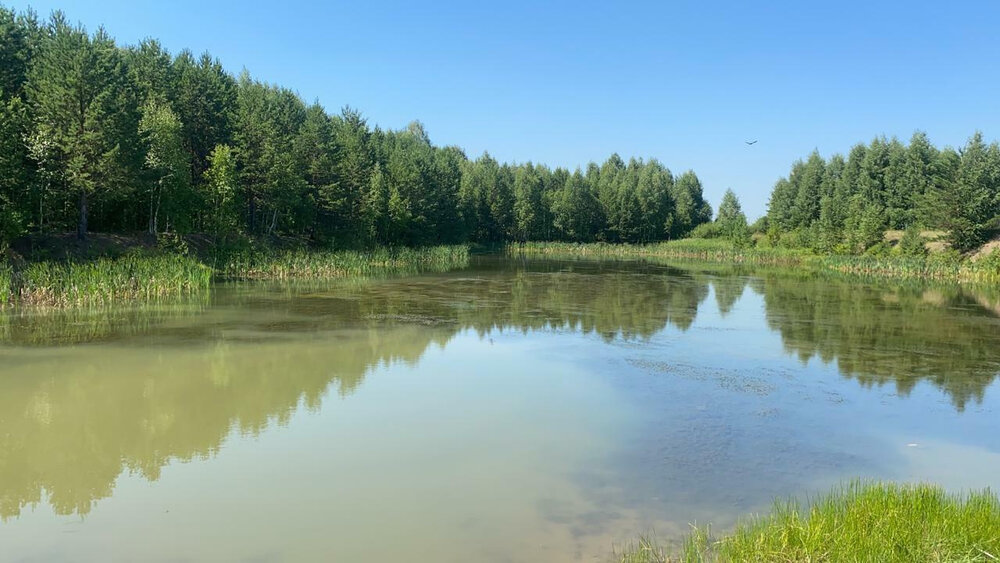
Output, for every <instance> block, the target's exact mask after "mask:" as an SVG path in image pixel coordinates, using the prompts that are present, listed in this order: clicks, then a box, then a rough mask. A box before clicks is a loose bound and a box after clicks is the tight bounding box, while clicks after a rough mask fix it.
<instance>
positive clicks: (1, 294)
mask: <svg viewBox="0 0 1000 563" xmlns="http://www.w3.org/2000/svg"><path fill="white" fill-rule="evenodd" d="M13 299H14V268H13V267H11V265H10V264H6V263H3V262H0V308H3V307H6V306H7V305H10V304H11V302H12V301H13Z"/></svg>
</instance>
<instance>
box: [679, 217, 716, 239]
mask: <svg viewBox="0 0 1000 563" xmlns="http://www.w3.org/2000/svg"><path fill="white" fill-rule="evenodd" d="M721 236H722V230H721V229H720V228H719V224H718V223H715V222H714V221H710V222H708V223H702V224H700V225H698V226H697V227H695V228H694V229H692V230H691V234H690V235H688V237H687V238H719V237H721Z"/></svg>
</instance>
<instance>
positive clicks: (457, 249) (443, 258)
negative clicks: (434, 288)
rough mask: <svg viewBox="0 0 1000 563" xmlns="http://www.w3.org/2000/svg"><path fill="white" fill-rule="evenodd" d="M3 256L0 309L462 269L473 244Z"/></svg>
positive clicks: (148, 298)
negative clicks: (219, 285) (236, 284)
mask: <svg viewBox="0 0 1000 563" xmlns="http://www.w3.org/2000/svg"><path fill="white" fill-rule="evenodd" d="M19 262H20V264H18V265H15V263H14V261H13V260H7V261H4V262H0V309H4V308H15V307H17V308H22V307H28V308H39V307H43V308H44V307H47V308H56V309H62V308H72V307H86V306H105V305H114V304H117V303H137V302H151V301H156V300H158V299H163V298H172V297H180V296H185V295H193V294H197V293H201V292H204V291H207V290H208V289H209V287H210V286H211V284H212V283H213V282H217V281H234V280H251V281H266V280H277V281H286V280H322V279H342V278H349V277H369V276H379V275H392V274H402V273H411V274H417V273H422V272H428V271H443V270H449V269H454V268H459V267H464V266H465V265H467V264H468V262H469V247H468V246H467V245H452V246H430V247H424V248H407V247H382V248H375V249H369V250H363V251H355V250H337V251H329V250H277V249H260V250H247V251H240V252H233V253H228V254H224V255H221V256H219V255H216V256H211V257H209V256H197V255H194V254H188V253H178V252H173V251H170V250H155V249H129V250H128V251H126V252H124V253H122V254H121V255H118V256H100V257H95V258H79V257H75V258H72V257H68V258H65V259H47V260H40V261H26V260H23V259H22V260H20V261H19Z"/></svg>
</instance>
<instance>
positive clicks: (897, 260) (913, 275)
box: [506, 239, 1000, 283]
mask: <svg viewBox="0 0 1000 563" xmlns="http://www.w3.org/2000/svg"><path fill="white" fill-rule="evenodd" d="M506 253H507V254H510V255H526V256H539V257H548V258H561V259H568V258H604V259H607V258H612V259H636V258H640V259H650V258H653V259H664V260H694V261H704V262H715V263H724V264H735V265H745V266H777V267H786V268H798V269H803V270H808V271H812V272H829V273H834V274H843V275H848V276H852V277H862V278H873V279H930V280H941V281H960V282H985V283H994V282H997V281H1000V252H995V253H994V254H992V255H989V256H987V257H984V258H982V259H978V260H970V259H963V258H962V257H961V256H959V255H957V254H955V253H951V252H945V253H940V254H931V255H929V256H927V257H909V256H897V255H889V256H845V255H817V254H813V253H812V252H810V251H808V250H803V249H787V248H774V247H753V248H736V247H734V246H733V244H732V243H731V242H729V241H726V240H723V239H683V240H676V241H669V242H663V243H654V244H647V245H631V244H607V243H589V244H574V243H562V242H554V243H526V244H523V245H516V246H515V245H511V246H509V247H507V249H506Z"/></svg>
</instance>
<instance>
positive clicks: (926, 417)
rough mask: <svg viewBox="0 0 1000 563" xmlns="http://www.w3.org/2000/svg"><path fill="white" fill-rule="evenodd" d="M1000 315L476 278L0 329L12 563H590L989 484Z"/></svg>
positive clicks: (880, 289) (710, 278)
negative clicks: (915, 493) (649, 547)
mask: <svg viewBox="0 0 1000 563" xmlns="http://www.w3.org/2000/svg"><path fill="white" fill-rule="evenodd" d="M997 303H998V301H997V299H996V298H995V297H994V296H991V295H988V294H986V295H984V294H983V293H981V292H975V291H970V290H968V289H962V288H955V287H952V288H948V287H945V288H939V287H934V288H930V287H919V286H912V285H908V286H893V285H881V286H880V285H875V284H870V283H861V282H848V281H845V280H829V279H826V280H823V279H810V278H804V277H802V276H796V275H794V274H790V273H786V272H767V271H762V272H757V273H746V272H739V271H732V270H729V269H725V268H710V267H704V266H697V265H690V264H688V265H678V264H669V265H668V264H653V263H645V262H572V261H553V260H518V259H506V258H496V257H481V258H477V259H475V260H473V263H472V264H471V266H470V267H469V268H467V269H463V270H460V271H454V272H450V273H447V274H427V275H420V276H411V277H405V278H395V279H382V280H367V281H359V280H354V281H340V282H331V283H310V284H302V285H296V284H292V285H281V284H223V285H220V286H217V287H215V288H213V290H212V292H211V294H210V295H206V296H202V297H200V298H197V299H194V300H189V301H185V302H178V303H172V304H161V305H147V306H142V307H123V308H119V309H113V310H84V311H65V312H47V313H32V312H14V313H6V314H3V316H0V428H2V430H0V517H2V521H0V546H2V553H3V556H2V558H3V559H7V558H10V559H12V560H15V561H18V560H46V561H48V560H57V561H58V560H67V561H68V560H72V561H105V560H110V559H114V560H145V561H167V560H170V561H175V560H219V561H226V560H232V561H237V560H239V561H244V560H253V561H302V560H339V561H365V560H369V561H386V560H407V561H435V562H439V561H456V562H457V561H486V562H501V561H502V562H507V561H556V562H559V561H605V560H607V559H608V557H609V554H610V553H611V550H612V548H613V547H614V546H615V545H616V543H621V542H623V541H627V540H629V539H631V538H633V537H635V536H636V535H638V534H640V533H645V532H649V531H654V532H655V533H656V535H657V536H658V537H659V538H661V539H668V540H669V539H671V538H677V537H679V536H680V535H681V534H683V533H684V532H685V531H686V530H688V529H689V523H692V522H698V523H708V522H711V523H712V524H713V528H714V529H716V530H724V529H725V528H726V527H728V526H731V525H732V524H733V522H734V521H735V519H736V518H738V517H740V516H742V515H744V514H746V513H747V512H752V511H761V510H766V509H767V508H768V506H769V505H770V503H771V501H772V499H773V498H774V497H776V496H782V497H783V496H788V495H808V494H811V493H817V492H821V491H825V490H827V489H828V488H829V487H830V486H833V485H835V484H837V483H840V482H843V481H844V480H846V479H851V478H856V477H861V478H883V479H894V480H929V481H933V482H936V483H940V484H942V485H943V486H945V487H947V488H949V489H951V490H956V491H958V490H964V489H969V488H976V489H978V488H983V487H987V486H989V487H993V488H994V489H998V488H1000V472H997V471H996V470H995V469H996V467H997V466H998V465H997V464H998V462H1000V433H998V432H997V431H996V430H997V424H996V420H997V419H996V414H997V409H998V407H1000V399H998V396H1000V392H998V384H997V374H998V373H1000V316H998V311H1000V307H997V305H996V304H997Z"/></svg>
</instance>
